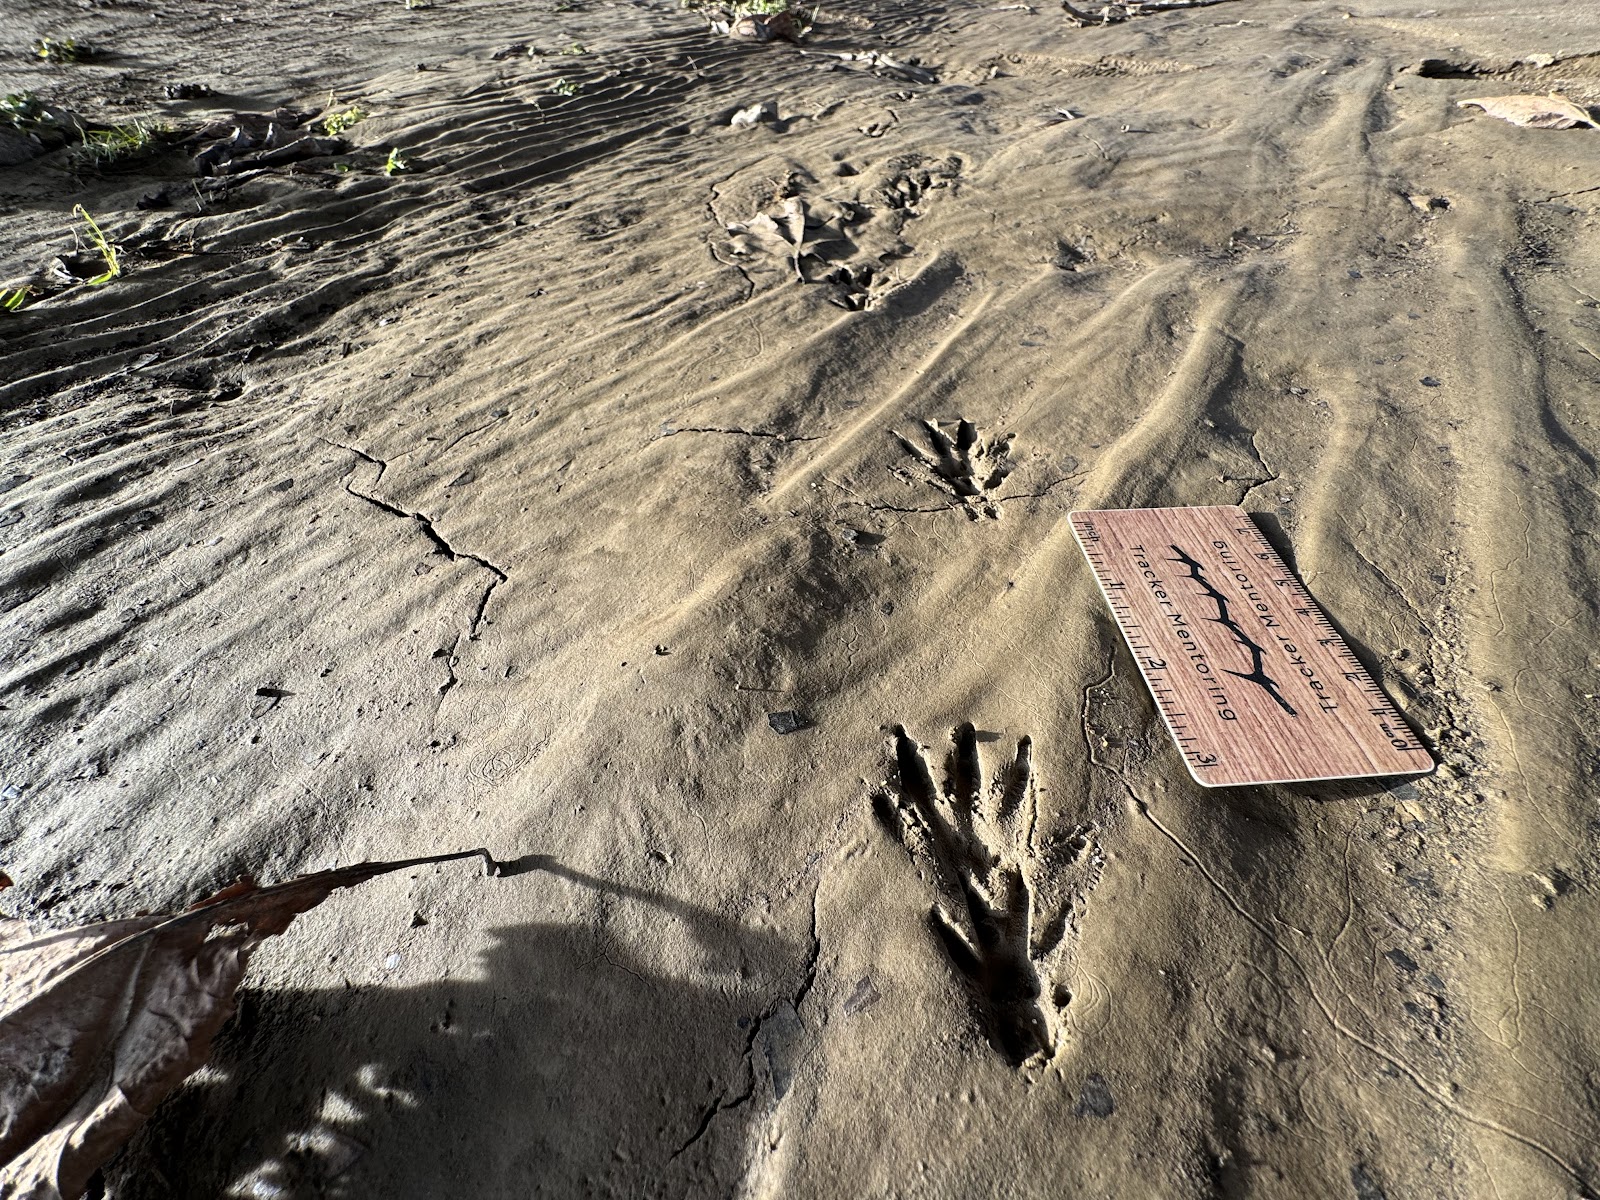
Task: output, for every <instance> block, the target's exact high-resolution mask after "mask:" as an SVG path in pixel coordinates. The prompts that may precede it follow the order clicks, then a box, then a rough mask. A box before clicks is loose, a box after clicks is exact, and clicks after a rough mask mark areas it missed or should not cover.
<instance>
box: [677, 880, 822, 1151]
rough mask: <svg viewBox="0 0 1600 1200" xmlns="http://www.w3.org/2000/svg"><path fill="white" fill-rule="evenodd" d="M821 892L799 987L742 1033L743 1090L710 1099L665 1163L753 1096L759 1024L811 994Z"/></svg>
mask: <svg viewBox="0 0 1600 1200" xmlns="http://www.w3.org/2000/svg"><path fill="white" fill-rule="evenodd" d="M821 891H822V881H821V880H820V879H819V880H818V881H817V886H816V888H815V890H813V891H812V893H811V948H810V950H809V951H808V952H807V954H806V961H805V965H804V968H803V970H804V976H803V978H802V979H801V981H800V986H799V987H798V988H796V989H795V992H794V994H793V995H792V996H789V997H780V998H779V999H777V1000H774V1001H773V1002H772V1003H771V1004H769V1005H767V1007H766V1008H764V1009H762V1010H761V1013H760V1015H759V1016H757V1017H756V1018H755V1020H753V1021H751V1022H750V1028H749V1030H748V1031H747V1032H746V1034H745V1039H744V1051H743V1053H742V1054H741V1056H740V1061H741V1062H742V1063H743V1064H744V1071H745V1078H746V1082H745V1086H744V1090H743V1091H742V1092H740V1093H739V1094H738V1095H737V1096H735V1097H733V1099H731V1100H730V1099H728V1093H727V1091H723V1092H722V1093H721V1094H720V1095H718V1096H717V1098H716V1099H715V1100H713V1101H712V1102H711V1104H710V1105H709V1106H708V1107H707V1108H706V1110H705V1111H704V1112H703V1113H701V1114H700V1120H699V1123H698V1124H697V1125H696V1126H695V1130H694V1132H693V1133H691V1134H690V1135H689V1137H688V1139H687V1140H686V1141H685V1142H683V1144H682V1145H680V1146H679V1147H678V1148H677V1149H676V1150H674V1151H673V1152H672V1153H671V1155H669V1156H668V1158H667V1161H668V1162H674V1161H676V1160H677V1159H678V1157H679V1156H680V1155H682V1154H683V1153H684V1152H685V1151H687V1150H689V1149H690V1148H691V1147H692V1146H693V1145H694V1144H695V1143H696V1142H698V1141H699V1140H700V1139H701V1138H703V1137H705V1135H706V1134H707V1133H708V1132H709V1131H710V1129H711V1123H712V1122H713V1121H715V1120H716V1119H717V1117H718V1116H719V1115H720V1114H722V1113H725V1112H729V1111H731V1110H733V1109H735V1108H738V1107H740V1106H741V1105H743V1104H746V1103H748V1102H749V1101H750V1099H751V1098H752V1097H753V1096H754V1095H755V1093H756V1085H757V1084H758V1083H759V1076H758V1074H757V1072H756V1066H755V1050H756V1042H757V1041H758V1040H759V1039H760V1037H761V1029H762V1026H763V1025H765V1023H766V1022H767V1021H769V1020H771V1019H772V1017H773V1016H774V1015H775V1014H776V1013H777V1012H778V1011H779V1010H781V1009H782V1008H783V1007H784V1006H785V1005H788V1007H789V1008H790V1010H791V1011H793V1012H794V1013H796V1014H797V1015H798V1014H799V1011H800V1005H801V1004H803V1003H805V999H806V997H807V996H808V995H810V994H811V989H812V988H813V987H814V986H815V985H816V982H817V966H818V963H819V962H820V961H821V959H822V938H821V935H820V934H819V933H818V931H817V899H818V896H819V895H820V894H821Z"/></svg>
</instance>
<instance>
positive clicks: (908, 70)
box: [833, 50, 939, 84]
mask: <svg viewBox="0 0 1600 1200" xmlns="http://www.w3.org/2000/svg"><path fill="white" fill-rule="evenodd" d="M833 56H834V57H835V58H837V59H838V60H839V61H840V62H842V63H845V64H848V65H853V66H859V67H862V68H865V69H866V70H868V71H870V72H872V74H874V75H878V76H882V77H884V78H888V79H898V80H900V81H901V82H903V83H923V84H927V83H938V82H939V77H938V76H937V75H935V74H934V73H933V72H932V71H930V70H928V68H927V67H924V66H923V65H922V64H921V63H919V62H918V61H917V60H916V59H914V58H906V59H898V58H892V57H890V56H889V55H887V54H885V53H883V51H881V50H859V51H857V50H838V51H834V52H833Z"/></svg>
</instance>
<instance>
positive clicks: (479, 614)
mask: <svg viewBox="0 0 1600 1200" xmlns="http://www.w3.org/2000/svg"><path fill="white" fill-rule="evenodd" d="M322 440H323V441H325V442H327V444H328V445H330V446H334V447H337V448H338V449H340V450H343V451H344V452H345V453H347V454H353V455H355V456H356V457H357V458H359V459H360V460H361V461H362V462H364V463H368V464H370V465H372V466H374V467H377V468H378V475H377V478H376V479H374V480H373V483H374V484H376V483H377V482H378V480H379V479H382V478H383V473H384V472H385V471H387V470H388V469H389V464H388V463H386V462H384V461H383V459H381V458H376V457H374V456H373V455H371V454H368V453H367V452H366V451H365V450H358V449H356V448H355V447H354V446H346V445H345V444H344V443H342V442H335V441H330V440H329V439H327V438H324V439H322ZM344 490H345V491H347V492H349V493H350V494H351V495H352V496H354V497H355V498H356V499H357V500H365V501H366V502H367V503H368V504H370V505H372V506H373V507H374V508H378V509H382V510H383V511H384V512H386V513H388V514H389V515H390V516H391V517H404V518H405V519H406V520H408V521H415V522H416V523H417V525H418V527H419V528H420V529H421V530H422V535H423V536H424V537H425V538H427V539H428V540H429V541H430V542H432V543H433V546H434V549H436V550H437V551H438V552H439V553H440V554H442V555H444V556H445V557H446V558H447V559H449V560H450V561H451V562H456V561H457V560H463V561H466V562H469V563H472V564H474V565H475V566H479V567H482V568H483V569H484V570H485V571H488V572H489V574H491V575H493V576H494V578H493V579H492V580H490V581H489V585H488V586H487V587H485V588H484V589H483V595H481V596H479V597H478V607H477V609H476V611H474V612H473V614H472V623H471V624H470V625H469V626H468V628H467V637H468V638H469V639H471V640H473V641H476V640H477V637H478V629H479V627H480V626H482V624H483V614H484V611H485V610H486V609H487V608H488V607H489V597H490V596H491V595H493V594H494V589H495V588H497V587H499V586H500V585H501V584H502V583H505V582H506V581H507V580H509V579H510V578H511V577H510V576H509V575H507V574H506V573H505V572H504V571H502V570H501V569H500V568H499V567H497V566H495V565H494V564H493V563H492V562H490V561H489V560H488V559H486V558H483V557H482V556H480V555H477V554H468V553H467V552H466V551H464V550H457V549H456V548H455V547H454V546H452V545H451V544H450V542H449V540H448V539H446V538H445V536H444V534H442V533H440V532H439V531H438V529H436V528H435V527H434V524H433V518H432V517H430V516H428V515H427V514H425V513H414V512H408V511H406V510H405V509H403V508H401V507H400V506H399V505H397V504H391V503H390V502H389V501H387V500H385V499H383V498H382V497H381V496H374V495H370V494H368V493H366V492H358V491H356V489H355V488H353V487H351V486H350V480H349V478H348V477H346V478H345V481H344ZM455 682H456V681H455V679H453V678H452V679H451V680H450V685H451V686H453V685H454V684H455ZM444 691H449V687H446V688H445V689H444ZM440 694H441V695H443V692H441V693H440Z"/></svg>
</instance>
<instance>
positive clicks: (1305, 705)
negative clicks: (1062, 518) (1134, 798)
mask: <svg viewBox="0 0 1600 1200" xmlns="http://www.w3.org/2000/svg"><path fill="white" fill-rule="evenodd" d="M1071 520H1072V531H1073V534H1074V535H1075V536H1076V537H1077V539H1078V545H1079V546H1081V547H1082V549H1083V552H1084V554H1085V556H1086V557H1087V558H1088V560H1089V565H1090V566H1091V567H1092V568H1093V569H1094V573H1095V578H1096V579H1097V580H1098V581H1099V583H1100V590H1101V592H1103V593H1104V595H1105V597H1106V602H1107V603H1108V604H1109V605H1110V606H1111V612H1112V615H1113V616H1114V617H1115V618H1116V621H1117V625H1118V627H1119V628H1120V629H1121V630H1122V636H1123V637H1124V638H1125V639H1126V640H1127V643H1128V648H1129V649H1130V650H1131V651H1132V652H1133V657H1134V660H1135V661H1136V662H1137V663H1138V664H1139V672H1140V674H1142V675H1143V676H1144V680H1145V683H1146V684H1147V685H1149V688H1150V693H1151V695H1152V696H1154V697H1155V701H1156V707H1157V708H1158V709H1160V711H1161V716H1162V718H1163V719H1164V720H1165V721H1166V723H1167V728H1168V729H1169V730H1170V731H1171V732H1172V736H1173V739H1174V740H1175V741H1176V742H1177V744H1178V749H1179V750H1180V751H1182V753H1183V758H1184V762H1185V763H1186V764H1187V765H1188V767H1189V773H1190V774H1191V775H1193V776H1194V778H1195V780H1196V781H1197V782H1198V783H1200V784H1202V785H1204V786H1205V787H1229V786H1236V785H1243V784H1261V783H1293V782H1301V781H1307V780H1313V779H1351V778H1358V777H1362V776H1369V775H1416V774H1421V773H1423V772H1426V771H1430V770H1432V769H1433V765H1434V764H1433V756H1432V755H1431V754H1429V753H1428V751H1427V750H1426V749H1425V748H1424V747H1423V746H1422V744H1421V743H1420V742H1419V741H1418V740H1417V737H1416V735H1415V734H1414V733H1413V732H1412V731H1411V728H1410V727H1409V726H1408V725H1407V724H1406V722H1405V719H1404V718H1403V717H1402V716H1401V715H1400V713H1399V711H1398V710H1397V709H1396V708H1395V707H1394V705H1393V704H1392V703H1390V701H1389V698H1388V697H1387V696H1386V695H1384V693H1383V689H1382V688H1380V687H1379V686H1378V685H1377V683H1376V682H1374V681H1373V679H1372V677H1371V676H1370V675H1369V674H1367V672H1366V669H1365V668H1364V667H1362V665H1361V663H1360V661H1359V660H1358V659H1357V658H1356V656H1355V655H1354V654H1353V653H1352V652H1351V650H1350V647H1349V646H1348V645H1346V644H1345V641H1344V639H1343V638H1341V637H1340V636H1339V633H1338V631H1337V630H1336V629H1334V627H1333V625H1332V624H1331V623H1330V622H1329V620H1328V618H1327V617H1326V615H1324V613H1323V612H1322V610H1321V609H1320V608H1318V607H1317V602H1316V601H1315V600H1313V599H1312V598H1311V594H1310V593H1309V592H1307V591H1306V589H1305V586H1304V585H1303V584H1302V583H1301V582H1300V581H1299V580H1298V579H1297V578H1295V576H1294V574H1293V573H1292V572H1291V571H1290V570H1289V568H1288V567H1287V566H1285V565H1284V562H1283V560H1282V559H1281V558H1279V557H1278V553H1277V551H1275V550H1274V549H1273V548H1272V546H1271V544H1270V543H1269V542H1268V541H1267V540H1266V538H1265V537H1263V536H1262V535H1261V531H1260V530H1259V529H1257V528H1256V526H1255V523H1254V522H1253V521H1251V519H1250V516H1249V514H1247V513H1246V512H1245V511H1244V509H1242V508H1239V507H1237V506H1235V505H1214V506H1208V507H1201V508H1135V509H1107V510H1101V511H1095V512H1075V513H1073V514H1072V516H1071Z"/></svg>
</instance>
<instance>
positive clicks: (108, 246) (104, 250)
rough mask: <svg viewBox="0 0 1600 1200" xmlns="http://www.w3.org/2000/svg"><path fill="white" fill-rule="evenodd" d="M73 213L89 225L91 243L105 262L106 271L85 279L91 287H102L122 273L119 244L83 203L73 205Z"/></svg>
mask: <svg viewBox="0 0 1600 1200" xmlns="http://www.w3.org/2000/svg"><path fill="white" fill-rule="evenodd" d="M72 215H73V216H75V217H77V218H79V219H80V220H82V221H83V223H84V224H85V225H87V226H88V227H89V233H88V238H89V244H90V245H91V246H93V247H94V248H95V250H96V251H98V252H99V254H100V259H101V261H102V262H104V263H105V267H106V269H105V271H104V272H103V273H102V274H99V275H96V276H95V277H94V278H93V279H89V280H85V282H86V283H88V285H89V286H90V287H100V286H101V285H102V284H107V283H110V282H111V281H112V280H113V279H115V278H116V277H117V276H118V275H121V274H122V263H121V262H119V261H118V259H117V246H116V243H115V242H113V241H112V240H111V239H110V238H108V237H107V236H106V235H105V230H103V229H101V228H100V222H98V221H96V220H95V219H94V218H93V217H91V216H90V215H89V210H88V209H86V208H85V207H84V206H83V205H81V204H74V205H73V206H72Z"/></svg>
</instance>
